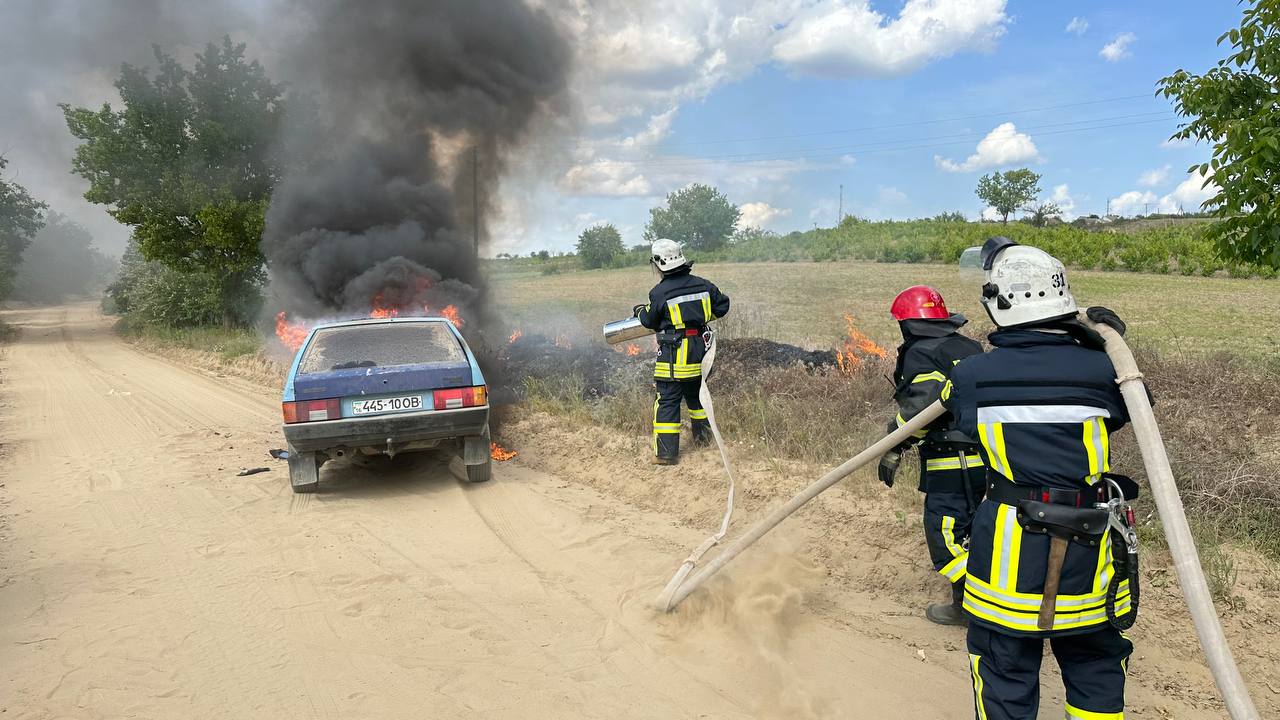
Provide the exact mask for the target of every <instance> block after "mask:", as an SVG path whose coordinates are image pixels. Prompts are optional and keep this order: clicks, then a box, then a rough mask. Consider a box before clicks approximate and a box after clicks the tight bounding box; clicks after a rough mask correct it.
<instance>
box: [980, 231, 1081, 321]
mask: <svg viewBox="0 0 1280 720" xmlns="http://www.w3.org/2000/svg"><path fill="white" fill-rule="evenodd" d="M982 269H983V271H984V272H985V274H986V284H985V285H983V286H982V305H983V307H985V308H986V309H987V314H988V315H990V316H991V321H992V322H994V323H995V324H996V325H997V326H998V327H1002V328H1011V327H1019V326H1023V325H1032V324H1036V323H1040V322H1044V321H1046V320H1055V319H1058V318H1064V317H1069V316H1072V315H1075V314H1076V312H1077V309H1076V299H1075V298H1074V297H1072V295H1071V286H1070V285H1069V284H1068V283H1067V269H1066V268H1065V267H1064V266H1063V265H1062V263H1061V262H1060V261H1059V260H1058V259H1057V258H1055V257H1054V256H1052V255H1050V254H1049V253H1047V252H1045V251H1043V250H1040V249H1039V248H1033V247H1027V246H1025V245H1019V244H1018V243H1016V242H1014V241H1012V240H1010V239H1009V238H1006V237H993V238H991V239H989V240H987V242H986V244H985V245H983V246H982Z"/></svg>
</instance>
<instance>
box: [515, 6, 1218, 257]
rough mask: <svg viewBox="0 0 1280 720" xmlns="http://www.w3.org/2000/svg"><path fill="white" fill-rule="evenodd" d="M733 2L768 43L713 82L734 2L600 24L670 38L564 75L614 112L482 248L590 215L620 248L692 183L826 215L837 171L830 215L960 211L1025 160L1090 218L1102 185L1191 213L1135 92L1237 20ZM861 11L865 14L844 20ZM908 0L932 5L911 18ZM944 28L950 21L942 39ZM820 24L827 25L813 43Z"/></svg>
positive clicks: (1050, 9) (544, 233) (1155, 113)
mask: <svg viewBox="0 0 1280 720" xmlns="http://www.w3.org/2000/svg"><path fill="white" fill-rule="evenodd" d="M688 5H692V6H697V5H700V3H697V2H690V3H688ZM742 5H743V6H744V7H747V9H745V10H743V11H742V12H743V14H744V15H746V16H750V15H752V14H753V13H756V14H757V16H758V17H759V16H764V17H768V15H769V13H770V12H774V13H775V14H774V15H773V17H772V18H769V20H770V26H769V29H768V30H767V31H765V32H766V34H767V35H768V37H767V38H766V39H764V40H760V41H759V42H758V44H759V46H760V51H759V52H756V53H754V55H753V54H752V53H751V52H750V51H747V52H745V53H741V54H740V55H738V56H736V57H735V56H734V54H733V52H732V51H731V52H729V57H728V60H727V64H728V65H730V66H732V65H734V64H735V63H737V64H738V67H737V68H736V69H733V70H731V71H729V72H724V73H722V74H721V75H720V76H719V77H711V78H706V77H705V76H704V75H705V64H703V65H700V63H705V59H706V57H707V56H708V55H709V54H714V53H715V52H716V51H717V50H720V49H723V47H724V46H726V45H730V44H731V41H727V40H724V37H725V36H724V34H723V33H719V34H718V33H717V31H716V29H715V27H714V25H715V24H716V23H717V22H719V23H721V24H723V23H724V22H725V20H724V16H726V15H731V14H732V13H733V12H736V10H733V11H731V10H730V9H729V8H730V7H731V5H730V4H729V3H706V4H705V6H706V7H707V8H708V10H709V13H708V15H706V16H699V15H697V14H696V13H686V14H685V15H682V16H679V17H675V18H674V19H672V18H660V17H654V16H650V17H631V18H624V19H622V20H621V21H616V22H615V24H613V25H612V26H610V27H608V28H603V29H601V30H600V32H601V33H603V34H604V35H605V36H606V37H608V35H609V33H611V32H612V33H617V34H619V35H623V36H624V37H627V38H628V42H626V43H621V46H624V47H627V48H634V49H635V50H636V51H637V52H638V53H640V54H647V55H655V54H656V55H661V53H660V52H657V51H658V50H660V49H663V48H668V47H669V48H676V49H677V50H678V51H673V52H669V53H667V54H668V55H672V56H675V59H674V60H673V61H672V62H671V63H670V66H664V67H662V68H659V69H658V70H655V71H654V73H653V75H654V78H648V77H645V78H642V79H641V80H637V79H635V78H634V77H629V76H626V74H625V72H621V71H618V70H610V69H608V68H607V67H606V69H604V70H601V71H600V72H598V73H597V74H595V75H592V76H591V77H590V78H589V81H588V82H584V83H582V84H580V85H579V87H580V88H585V89H581V90H580V94H581V95H582V96H584V97H585V98H586V99H585V100H583V103H584V105H588V106H589V103H590V99H591V96H592V95H593V93H594V94H598V95H600V96H601V97H603V98H604V102H603V103H602V104H603V105H604V107H605V108H606V110H608V109H610V108H613V107H618V108H622V109H621V110H620V111H619V112H618V114H619V115H621V117H610V116H608V113H605V115H606V116H605V117H603V118H599V119H598V120H597V121H596V122H594V123H593V122H586V123H584V125H583V127H582V128H581V132H580V135H579V137H577V138H576V139H575V140H574V141H573V143H577V144H573V143H570V147H571V149H572V150H574V151H577V152H579V153H581V154H582V156H583V157H581V158H580V159H581V160H582V162H579V163H578V164H576V165H573V166H572V167H568V168H566V169H564V172H565V174H564V175H563V176H562V177H561V178H560V179H559V181H558V182H555V183H552V186H553V189H551V190H547V189H546V188H543V189H542V191H540V192H539V191H535V192H534V193H533V195H534V196H536V197H538V198H540V203H541V204H539V205H537V206H536V209H535V210H533V211H529V210H528V209H527V208H526V209H525V212H523V213H522V212H520V210H519V208H517V209H516V210H515V211H513V212H511V213H510V217H509V222H508V224H507V225H505V226H500V228H499V238H498V249H503V248H505V249H508V250H515V251H525V252H527V251H529V250H532V249H537V248H541V247H549V248H552V249H558V250H564V249H568V248H570V247H571V246H572V244H573V242H574V239H575V237H576V234H577V232H578V231H580V230H581V229H582V228H583V227H585V226H587V225H590V224H593V223H596V222H602V221H608V222H613V223H615V224H616V225H618V226H619V228H620V229H621V230H622V232H623V236H624V240H625V241H626V242H627V243H628V244H632V243H636V242H639V241H640V235H641V232H642V230H643V226H644V223H645V222H646V220H647V216H648V209H649V208H650V207H652V206H654V205H655V204H659V203H660V202H661V201H662V197H663V196H664V195H665V194H666V193H667V192H670V191H672V190H676V189H678V188H679V187H681V186H683V185H684V184H687V183H688V182H696V181H702V182H708V183H711V184H715V185H717V186H719V187H720V188H721V189H722V190H724V191H725V192H726V194H728V196H729V197H730V199H731V200H732V201H734V202H736V203H738V204H740V205H743V206H744V207H745V208H747V213H746V217H747V219H749V220H751V221H753V222H754V223H756V224H760V225H763V226H764V227H767V228H768V229H771V230H776V231H783V232H785V231H788V230H793V229H800V228H808V227H812V226H813V224H814V223H818V224H820V225H831V224H833V223H834V222H835V221H836V218H837V212H838V210H837V204H838V196H839V190H838V188H839V186H840V185H841V184H843V185H844V210H845V212H846V213H856V214H858V215H861V216H864V217H868V218H873V219H883V218H906V217H920V216H927V215H932V214H935V213H937V212H941V211H945V210H959V211H961V212H963V213H965V214H966V215H967V216H969V217H970V218H975V217H978V216H979V215H980V214H981V213H982V211H983V205H982V203H981V202H980V201H979V200H978V199H977V198H976V196H974V194H973V190H974V187H975V185H976V182H977V179H978V177H979V176H980V175H982V174H983V173H985V172H990V171H992V170H999V169H1007V168H1010V167H1021V166H1028V167H1031V168H1033V169H1034V170H1035V171H1036V172H1039V173H1041V174H1042V175H1043V179H1042V181H1041V187H1042V189H1043V190H1044V193H1043V194H1042V198H1044V199H1048V198H1050V197H1053V198H1054V199H1055V200H1057V202H1058V203H1059V205H1061V206H1063V207H1064V209H1067V210H1068V211H1069V214H1071V215H1084V214H1089V213H1098V214H1101V213H1103V212H1104V211H1105V210H1106V208H1107V204H1108V200H1109V199H1110V200H1111V201H1112V211H1113V212H1117V213H1119V214H1125V215H1132V214H1137V213H1143V212H1145V211H1153V212H1154V211H1156V210H1165V211H1168V210H1176V209H1177V208H1178V207H1183V208H1185V209H1186V210H1188V211H1191V210H1194V209H1195V207H1194V206H1195V205H1196V204H1198V202H1199V201H1200V200H1202V199H1203V198H1204V197H1205V194H1204V192H1203V191H1202V190H1201V189H1200V184H1201V183H1200V182H1199V179H1198V178H1190V179H1189V178H1188V176H1187V173H1186V168H1187V167H1188V166H1189V165H1191V164H1192V163H1196V162H1200V161H1203V160H1204V159H1206V158H1207V156H1208V150H1207V149H1206V148H1204V147H1195V146H1181V147H1179V146H1172V147H1171V146H1169V145H1168V144H1166V143H1165V142H1164V141H1165V140H1166V139H1167V138H1168V137H1169V135H1170V134H1171V133H1172V132H1173V131H1174V129H1175V128H1176V126H1177V119H1176V117H1175V115H1174V114H1173V112H1172V108H1171V105H1170V103H1169V102H1168V101H1166V100H1163V99H1156V98H1154V97H1153V92H1154V89H1155V84H1156V82H1157V80H1158V79H1159V78H1161V77H1163V76H1164V75H1167V74H1168V73H1169V72H1171V71H1172V70H1174V69H1176V68H1179V67H1182V68H1186V69H1188V70H1191V71H1195V72H1199V71H1203V70H1205V69H1207V68H1208V67H1210V66H1211V65H1212V63H1213V62H1215V61H1216V59H1217V58H1218V57H1220V56H1221V53H1222V51H1221V49H1220V48H1218V47H1217V46H1216V42H1215V41H1216V39H1217V37H1218V36H1219V35H1220V34H1221V33H1222V32H1223V31H1225V30H1227V29H1228V28H1230V27H1232V26H1234V25H1235V24H1237V23H1238V20H1239V13H1240V8H1239V6H1238V5H1237V4H1236V3H1235V2H1230V1H1225V0H1207V1H1204V2H1181V3H1169V2H1154V1H1151V2H1126V3H1109V2H1072V3H1048V2H1030V1H1022V2H1018V1H1014V2H1008V3H1007V4H1006V3H1004V2H994V1H990V0H985V1H984V0H972V1H969V0H956V1H955V2H948V1H947V0H934V1H933V2H928V3H924V2H915V1H914V0H913V2H908V3H906V4H905V6H904V3H902V2H873V3H870V5H868V4H867V3H865V2H819V3H808V4H807V6H808V7H807V8H802V9H800V10H796V9H795V8H794V7H792V8H778V7H776V5H777V4H776V3H775V4H773V5H774V7H765V8H763V9H759V8H756V7H754V6H750V5H751V4H748V3H744V4H742ZM764 5H765V6H769V5H770V4H769V3H764ZM911 6H914V7H911ZM732 7H734V8H737V7H738V5H737V4H734V5H732ZM868 11H869V12H870V13H871V14H870V15H869V16H868V17H869V18H870V19H871V20H875V19H876V17H875V14H877V13H878V14H879V16H880V17H879V18H878V19H879V23H878V25H868V24H867V23H866V22H865V20H867V18H862V19H861V20H860V19H859V18H858V16H857V14H858V13H863V14H866V13H867V12H868ZM921 12H924V13H927V14H932V17H929V18H926V19H925V20H924V21H920V22H916V23H915V24H914V25H913V24H912V20H911V16H912V13H917V14H918V13H921ZM806 13H807V14H806ZM841 13H843V14H841ZM707 18H711V19H710V20H707ZM779 19H780V20H781V21H779ZM704 20H705V21H706V22H707V25H706V26H705V27H704V26H701V25H699V22H700V21H704ZM966 22H967V23H968V25H966ZM628 23H630V24H628ZM948 24H950V25H952V26H961V27H960V28H959V29H957V30H955V31H954V32H951V33H950V36H949V37H948V30H947V27H946V26H947V25H948ZM895 25H896V28H895ZM824 26H825V27H826V32H827V34H828V35H833V36H834V37H827V39H826V40H824ZM1069 26H1070V28H1069ZM939 27H942V30H939V29H938V28H939ZM923 28H929V30H930V33H926V32H924V31H923ZM682 34H683V36H684V37H685V38H686V39H687V40H688V42H686V43H684V44H683V45H682V43H681V42H680V40H679V39H680V38H681V37H682ZM930 34H931V35H933V36H942V37H941V38H940V39H939V38H932V39H931V38H930V37H926V36H927V35H930ZM637 38H639V39H638V40H637ZM779 38H780V39H779ZM717 39H719V40H721V41H723V43H724V44H723V45H721V47H719V48H718V47H717V46H716V45H717V43H716V41H717ZM609 43H610V41H607V40H606V41H604V44H609ZM645 43H648V44H647V45H646V44H645ZM689 43H692V44H694V45H698V46H700V49H701V52H691V51H688V50H687V46H688V44H689ZM930 43H935V44H936V45H937V47H932V48H931V47H930V46H929V44H930ZM612 45H613V47H615V48H616V47H618V46H619V45H620V44H619V43H617V42H613V43H612ZM770 46H771V50H770ZM851 47H852V48H859V47H861V48H867V47H870V48H872V49H871V50H859V49H853V50H848V48H851ZM680 48H685V49H684V50H679V49H680ZM779 48H782V49H781V50H780V49H779ZM797 48H799V49H798V50H797ZM913 48H914V49H913ZM601 56H604V57H606V58H607V57H608V55H607V54H603V53H601V54H598V55H597V57H601ZM635 61H636V58H635V57H632V58H629V59H628V58H623V59H620V60H618V61H617V64H618V65H619V66H622V67H624V68H625V67H626V66H627V64H628V62H635ZM681 61H683V62H684V63H685V64H684V66H681ZM597 64H603V65H605V66H608V65H609V62H608V61H607V60H606V61H605V62H604V63H597ZM611 73H613V74H611ZM618 74H622V75H624V76H623V77H621V78H620V79H619V77H618ZM617 85H620V86H621V87H620V88H619V87H614V86H617ZM628 89H631V90H634V92H635V95H634V97H630V98H629V97H628V95H627V92H628ZM630 100H634V104H633V105H632V106H631V107H627V103H628V101H630ZM585 114H586V115H588V116H590V115H591V114H592V109H591V108H590V107H587V110H586V112H585ZM1009 123H1012V126H1009V125H1008V124H1009ZM664 124H665V125H664ZM859 129H861V130H859ZM992 133H994V134H993V135H992V137H991V138H988V139H987V140H986V141H985V142H984V138H986V137H987V136H988V135H989V134H992ZM980 143H983V146H982V147H981V148H980V147H979V144H980ZM584 145H589V146H590V149H589V150H583V146H584ZM553 165H554V164H553ZM542 169H543V170H546V169H547V167H546V166H545V165H544V166H542ZM556 169H557V170H560V169H561V168H560V167H559V166H557V167H556ZM516 171H517V175H519V174H520V172H521V170H520V166H519V164H517V166H516ZM524 181H525V180H523V179H522V180H521V182H524Z"/></svg>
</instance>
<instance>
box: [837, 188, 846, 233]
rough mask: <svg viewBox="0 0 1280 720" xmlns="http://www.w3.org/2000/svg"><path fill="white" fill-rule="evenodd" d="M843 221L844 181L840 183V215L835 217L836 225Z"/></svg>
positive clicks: (838, 225)
mask: <svg viewBox="0 0 1280 720" xmlns="http://www.w3.org/2000/svg"><path fill="white" fill-rule="evenodd" d="M843 222H844V183H840V216H839V217H837V218H836V227H840V223H843Z"/></svg>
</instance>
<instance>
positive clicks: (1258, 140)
mask: <svg viewBox="0 0 1280 720" xmlns="http://www.w3.org/2000/svg"><path fill="white" fill-rule="evenodd" d="M1224 42H1226V43H1230V46H1231V49H1232V52H1231V53H1230V54H1229V55H1227V57H1225V58H1223V59H1222V60H1219V61H1218V64H1217V65H1216V66H1215V67H1214V68H1212V69H1211V70H1209V71H1208V72H1206V73H1204V74H1203V75H1194V74H1192V73H1189V72H1187V71H1186V70H1181V69H1180V70H1178V71H1176V72H1174V73H1173V74H1172V75H1170V76H1168V77H1166V78H1163V79H1162V80H1161V81H1160V83H1159V93H1160V94H1162V95H1164V96H1165V97H1167V98H1172V99H1173V101H1174V106H1175V108H1176V109H1177V111H1178V113H1179V114H1180V115H1182V116H1183V117H1185V118H1188V121H1187V122H1186V123H1185V124H1183V125H1182V127H1181V129H1180V130H1178V132H1176V133H1174V135H1173V139H1177V140H1197V141H1202V142H1204V143H1206V144H1208V145H1210V146H1212V147H1213V158H1212V159H1211V160H1210V161H1209V162H1207V163H1203V164H1200V165H1195V166H1192V167H1191V168H1189V169H1188V171H1189V172H1194V173H1199V174H1200V175H1202V176H1204V178H1205V187H1209V183H1211V182H1212V183H1214V184H1216V186H1217V188H1218V192H1217V194H1215V195H1214V196H1213V197H1211V198H1209V199H1208V200H1207V201H1206V202H1205V203H1204V205H1203V207H1204V209H1205V210H1206V211H1208V212H1209V214H1211V215H1214V216H1216V217H1218V218H1219V220H1218V222H1216V223H1214V224H1213V225H1212V226H1211V227H1210V228H1209V232H1210V234H1211V235H1212V237H1213V239H1214V240H1215V241H1216V243H1217V245H1218V249H1219V251H1220V252H1221V253H1222V254H1223V255H1224V256H1225V257H1227V258H1228V259H1233V260H1237V261H1241V262H1245V263H1257V264H1260V265H1270V266H1271V267H1277V268H1280V201H1278V200H1280V197H1278V196H1280V0H1249V1H1248V7H1246V8H1245V11H1244V16H1243V17H1242V19H1241V21H1240V27H1239V28H1236V29H1233V30H1229V31H1227V32H1226V33H1224V34H1223V35H1222V36H1221V37H1219V38H1218V44H1219V45H1221V44H1223V43H1224Z"/></svg>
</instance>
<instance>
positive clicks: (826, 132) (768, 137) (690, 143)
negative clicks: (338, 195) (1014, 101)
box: [527, 93, 1153, 149]
mask: <svg viewBox="0 0 1280 720" xmlns="http://www.w3.org/2000/svg"><path fill="white" fill-rule="evenodd" d="M1140 98H1146V99H1152V98H1153V96H1152V95H1151V94H1150V93H1142V94H1138V95H1120V96H1117V97H1110V98H1101V99H1098V100H1085V101H1082V102H1074V103H1062V104H1059V105H1044V106H1041V107H1036V108H1023V109H1021V110H1005V111H1000V112H990V113H979V114H975V115H957V116H953V117H946V118H936V119H933V120H916V121H913V122H905V123H893V124H891V125H889V124H886V125H866V126H863V127H855V128H842V129H837V130H819V131H813V132H804V133H789V134H784V135H760V136H756V137H740V138H720V139H717V140H701V141H688V142H679V143H662V142H657V143H627V142H625V141H584V142H581V143H576V144H575V143H570V144H565V145H557V144H549V145H540V144H536V143H535V144H531V145H529V146H527V147H531V148H536V147H540V148H546V149H567V148H575V147H609V146H616V147H624V148H635V149H639V148H671V147H688V146H697V147H703V146H706V145H724V144H729V143H740V142H760V141H764V140H791V139H796V138H807V137H821V136H824V135H841V134H845V133H855V132H867V131H871V130H894V129H897V128H904V127H920V126H922V125H938V124H942V123H949V122H962V121H965V120H981V119H985V118H993V117H1007V116H1010V115H1027V114H1030V113H1038V112H1047V111H1049V110H1064V109H1067V108H1075V107H1086V106H1089V105H1102V104H1105V103H1113V102H1124V101H1128V100H1137V99H1140Z"/></svg>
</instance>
